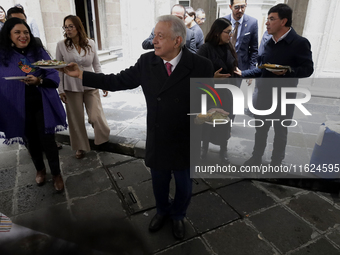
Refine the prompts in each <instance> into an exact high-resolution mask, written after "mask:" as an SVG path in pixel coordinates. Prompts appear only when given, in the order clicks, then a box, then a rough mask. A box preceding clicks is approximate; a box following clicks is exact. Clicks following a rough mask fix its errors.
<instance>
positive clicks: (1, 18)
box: [0, 6, 6, 31]
mask: <svg viewBox="0 0 340 255" xmlns="http://www.w3.org/2000/svg"><path fill="white" fill-rule="evenodd" d="M5 21H6V12H5V9H4V8H2V6H0V31H1V29H2V27H3V26H4V24H5Z"/></svg>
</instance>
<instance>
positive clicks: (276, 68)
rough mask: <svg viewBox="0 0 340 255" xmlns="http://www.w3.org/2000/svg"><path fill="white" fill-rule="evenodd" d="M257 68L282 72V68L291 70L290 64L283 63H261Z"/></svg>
mask: <svg viewBox="0 0 340 255" xmlns="http://www.w3.org/2000/svg"><path fill="white" fill-rule="evenodd" d="M259 68H265V69H266V70H267V71H270V72H282V71H284V70H288V71H291V67H290V66H283V65H278V64H263V65H260V66H259Z"/></svg>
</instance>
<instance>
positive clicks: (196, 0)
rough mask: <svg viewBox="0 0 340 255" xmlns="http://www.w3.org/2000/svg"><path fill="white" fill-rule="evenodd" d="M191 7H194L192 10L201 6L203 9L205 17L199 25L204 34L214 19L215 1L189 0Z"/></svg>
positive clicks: (215, 11)
mask: <svg viewBox="0 0 340 255" xmlns="http://www.w3.org/2000/svg"><path fill="white" fill-rule="evenodd" d="M191 7H192V8H194V10H197V9H198V8H202V9H203V10H204V11H205V17H206V20H205V22H204V23H203V25H201V28H202V30H203V34H204V36H206V35H207V34H208V32H209V30H210V27H211V25H212V23H214V21H215V19H216V13H217V3H216V1H215V0H209V1H206V0H191Z"/></svg>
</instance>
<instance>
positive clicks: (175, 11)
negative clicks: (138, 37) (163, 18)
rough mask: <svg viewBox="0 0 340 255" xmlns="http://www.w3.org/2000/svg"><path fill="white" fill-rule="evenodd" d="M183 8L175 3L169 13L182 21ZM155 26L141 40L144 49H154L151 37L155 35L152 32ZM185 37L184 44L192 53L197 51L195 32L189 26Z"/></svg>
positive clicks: (183, 18) (183, 16)
mask: <svg viewBox="0 0 340 255" xmlns="http://www.w3.org/2000/svg"><path fill="white" fill-rule="evenodd" d="M185 13H186V12H185V8H184V7H183V6H182V5H180V4H175V5H174V6H173V7H172V8H171V15H174V16H176V17H177V18H179V19H181V20H182V21H183V23H184V20H185ZM154 30H155V28H153V29H152V31H151V34H150V35H149V37H148V38H146V39H145V40H144V41H143V42H142V48H143V49H144V50H150V49H154V45H153V41H152V40H153V38H154V37H155V33H154ZM186 32H187V33H186V38H185V46H186V47H187V48H188V49H189V50H190V51H191V52H192V53H196V52H197V48H196V37H195V32H194V31H192V30H190V29H189V28H186Z"/></svg>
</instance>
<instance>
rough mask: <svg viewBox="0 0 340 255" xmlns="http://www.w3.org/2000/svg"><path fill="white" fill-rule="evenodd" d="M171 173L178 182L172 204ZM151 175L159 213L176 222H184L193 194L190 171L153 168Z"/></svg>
mask: <svg viewBox="0 0 340 255" xmlns="http://www.w3.org/2000/svg"><path fill="white" fill-rule="evenodd" d="M171 173H173V175H174V178H175V182H176V194H175V198H174V200H173V202H172V203H171V202H170V201H169V189H170V187H169V184H170V181H171ZM151 175H152V186H153V193H154V196H155V199H156V207H157V213H158V214H160V215H169V216H170V218H172V219H174V220H182V219H183V218H184V217H185V215H186V210H187V208H188V206H189V203H190V199H191V193H192V180H191V179H190V169H189V168H188V169H185V170H173V171H171V170H163V169H153V168H152V169H151Z"/></svg>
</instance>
